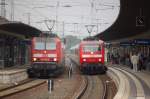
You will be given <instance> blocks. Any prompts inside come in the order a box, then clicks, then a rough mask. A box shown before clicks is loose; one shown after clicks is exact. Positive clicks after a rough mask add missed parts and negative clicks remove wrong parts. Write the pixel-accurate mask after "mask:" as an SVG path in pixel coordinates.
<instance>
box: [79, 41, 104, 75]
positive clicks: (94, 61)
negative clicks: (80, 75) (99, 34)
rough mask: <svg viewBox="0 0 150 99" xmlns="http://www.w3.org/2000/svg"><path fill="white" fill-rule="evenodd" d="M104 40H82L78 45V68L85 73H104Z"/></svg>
mask: <svg viewBox="0 0 150 99" xmlns="http://www.w3.org/2000/svg"><path fill="white" fill-rule="evenodd" d="M104 54H105V49H104V42H103V41H101V40H99V41H82V42H81V43H80V45H79V62H80V70H81V71H82V72H85V73H105V72H106V70H107V68H106V67H105V66H104V56H105V55H104Z"/></svg>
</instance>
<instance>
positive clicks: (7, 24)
mask: <svg viewBox="0 0 150 99" xmlns="http://www.w3.org/2000/svg"><path fill="white" fill-rule="evenodd" d="M0 31H5V32H7V33H8V32H9V33H11V34H14V35H15V34H17V35H23V36H25V37H33V36H39V35H40V33H41V31H40V30H39V29H36V28H34V27H32V26H30V25H27V24H24V23H21V22H11V21H7V20H5V21H1V22H0Z"/></svg>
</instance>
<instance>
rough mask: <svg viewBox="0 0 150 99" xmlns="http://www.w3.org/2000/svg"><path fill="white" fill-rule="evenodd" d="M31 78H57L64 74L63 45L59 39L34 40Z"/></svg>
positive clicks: (30, 70)
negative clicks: (56, 76)
mask: <svg viewBox="0 0 150 99" xmlns="http://www.w3.org/2000/svg"><path fill="white" fill-rule="evenodd" d="M31 49H32V55H31V68H30V69H28V74H29V75H30V76H38V77H39V76H43V75H44V76H55V75H57V74H60V73H62V72H63V65H64V54H63V52H64V51H63V45H62V43H61V40H60V39H59V38H58V37H34V38H33V39H32V48H31Z"/></svg>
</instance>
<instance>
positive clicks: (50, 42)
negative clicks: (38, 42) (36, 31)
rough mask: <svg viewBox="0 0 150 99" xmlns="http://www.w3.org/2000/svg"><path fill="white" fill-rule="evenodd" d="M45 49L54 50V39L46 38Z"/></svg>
mask: <svg viewBox="0 0 150 99" xmlns="http://www.w3.org/2000/svg"><path fill="white" fill-rule="evenodd" d="M46 49H47V50H55V49H56V42H55V41H54V39H47V40H46Z"/></svg>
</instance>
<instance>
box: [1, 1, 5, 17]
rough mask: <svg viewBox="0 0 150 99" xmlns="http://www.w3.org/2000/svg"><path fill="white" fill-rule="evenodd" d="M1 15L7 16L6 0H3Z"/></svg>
mask: <svg viewBox="0 0 150 99" xmlns="http://www.w3.org/2000/svg"><path fill="white" fill-rule="evenodd" d="M0 5H1V16H2V17H3V18H5V17H6V9H5V5H6V3H5V0H1V4H0Z"/></svg>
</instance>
